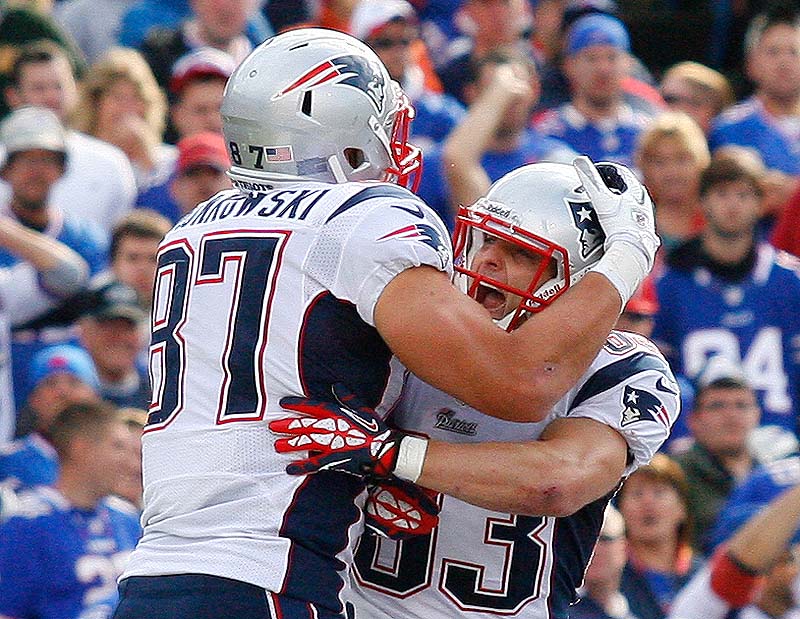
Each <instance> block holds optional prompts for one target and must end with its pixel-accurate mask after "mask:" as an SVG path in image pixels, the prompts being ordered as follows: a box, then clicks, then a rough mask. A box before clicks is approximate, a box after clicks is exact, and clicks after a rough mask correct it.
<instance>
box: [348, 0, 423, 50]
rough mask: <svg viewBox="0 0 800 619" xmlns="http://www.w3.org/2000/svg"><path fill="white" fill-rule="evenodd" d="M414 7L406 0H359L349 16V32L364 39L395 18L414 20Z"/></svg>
mask: <svg viewBox="0 0 800 619" xmlns="http://www.w3.org/2000/svg"><path fill="white" fill-rule="evenodd" d="M416 17H417V15H416V13H415V11H414V7H413V6H411V5H410V4H409V3H408V2H406V0H361V1H360V2H359V3H358V4H357V5H356V8H355V9H354V10H353V16H352V17H351V18H350V33H351V34H352V35H353V36H354V37H356V38H357V39H361V40H362V41H365V40H366V39H368V38H370V37H371V36H372V35H374V34H375V32H376V31H377V30H380V29H381V28H382V27H383V26H385V25H386V24H388V23H389V22H390V21H393V20H395V19H405V20H407V21H416Z"/></svg>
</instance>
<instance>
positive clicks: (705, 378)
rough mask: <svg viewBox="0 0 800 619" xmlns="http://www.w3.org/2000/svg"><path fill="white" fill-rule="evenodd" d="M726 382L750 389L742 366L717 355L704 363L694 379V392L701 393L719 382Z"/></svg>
mask: <svg viewBox="0 0 800 619" xmlns="http://www.w3.org/2000/svg"><path fill="white" fill-rule="evenodd" d="M723 380H724V381H728V382H732V383H736V384H738V385H741V386H742V387H746V388H750V381H748V380H747V376H745V373H744V370H743V369H742V366H741V365H739V364H738V363H736V362H735V361H733V360H731V359H729V358H728V357H723V356H722V355H717V356H715V357H711V358H710V359H709V360H708V361H706V364H705V366H703V369H702V370H701V371H700V373H699V374H698V375H697V378H696V379H695V387H696V391H701V390H703V389H705V388H706V387H708V386H709V385H712V384H714V383H716V382H719V381H723Z"/></svg>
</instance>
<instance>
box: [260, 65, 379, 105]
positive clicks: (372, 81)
mask: <svg viewBox="0 0 800 619" xmlns="http://www.w3.org/2000/svg"><path fill="white" fill-rule="evenodd" d="M329 83H333V84H337V83H339V84H345V85H347V86H352V87H353V88H357V89H358V90H360V91H361V92H363V93H364V94H366V95H367V96H368V97H369V98H370V100H371V101H372V103H373V104H374V105H375V108H376V109H377V111H378V113H379V114H380V113H383V107H384V105H385V103H386V102H385V101H384V99H385V94H384V91H385V88H384V87H385V85H386V84H385V80H384V78H383V75H382V74H381V71H380V68H379V67H377V66H375V65H372V64H371V63H370V61H369V59H368V58H364V57H362V56H352V55H349V56H337V57H336V58H330V59H328V60H325V61H324V62H321V63H319V64H318V65H316V66H314V67H312V68H311V69H309V70H308V71H306V72H305V73H304V74H303V75H301V76H300V77H298V78H297V79H295V80H294V81H293V82H292V83H291V84H289V85H288V86H287V87H286V88H284V89H283V90H281V91H280V92H278V93H276V94H274V95H272V100H273V101H274V100H276V99H280V98H281V97H283V96H285V95H288V94H289V93H290V92H293V91H295V90H297V89H302V90H304V91H305V90H312V89H314V88H317V87H319V86H322V85H323V84H329Z"/></svg>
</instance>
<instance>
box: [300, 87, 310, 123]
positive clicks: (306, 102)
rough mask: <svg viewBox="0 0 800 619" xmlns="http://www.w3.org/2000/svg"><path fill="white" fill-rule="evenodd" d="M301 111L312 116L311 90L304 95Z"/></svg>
mask: <svg viewBox="0 0 800 619" xmlns="http://www.w3.org/2000/svg"><path fill="white" fill-rule="evenodd" d="M300 111H301V112H302V113H303V114H305V115H306V116H308V117H309V118H311V91H310V90H307V91H306V92H305V94H304V95H303V102H302V104H301V106H300Z"/></svg>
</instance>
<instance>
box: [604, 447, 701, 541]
mask: <svg viewBox="0 0 800 619" xmlns="http://www.w3.org/2000/svg"><path fill="white" fill-rule="evenodd" d="M633 477H644V478H646V479H648V480H650V481H655V482H661V483H665V484H667V485H669V486H671V487H672V488H673V489H674V490H675V492H676V493H677V495H678V498H679V499H680V501H681V503H683V507H684V509H685V511H686V520H684V521H683V523H682V524H681V525H680V527H679V528H678V540H679V541H680V542H681V543H683V544H689V543H690V540H691V539H692V520H691V514H690V513H689V482H688V481H687V479H686V474H685V473H684V472H683V469H682V468H681V466H680V464H678V463H677V462H676V461H675V460H673V459H672V458H670V457H669V456H667V455H666V454H663V453H657V454H655V455H654V456H653V459H652V460H650V463H649V464H645V465H643V466H640V467H639V468H638V469H636V470H635V471H634V472H633V473H632V474H631V475H630V477H629V479H630V478H633ZM625 486H626V484H625V483H623V484H622V487H621V488H620V489H619V492H618V494H617V501H618V503H621V502H622V500H623V499H624V496H625Z"/></svg>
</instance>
